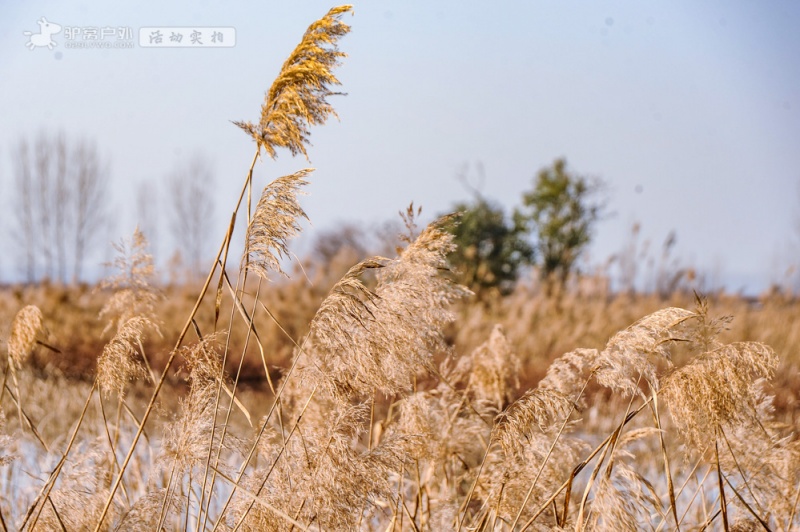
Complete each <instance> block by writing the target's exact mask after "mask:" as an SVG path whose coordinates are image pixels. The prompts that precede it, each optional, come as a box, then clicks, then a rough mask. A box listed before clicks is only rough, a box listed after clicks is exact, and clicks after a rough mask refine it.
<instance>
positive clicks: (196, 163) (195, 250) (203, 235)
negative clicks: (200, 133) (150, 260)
mask: <svg viewBox="0 0 800 532" xmlns="http://www.w3.org/2000/svg"><path fill="white" fill-rule="evenodd" d="M213 183H214V178H213V174H212V172H211V169H210V164H209V163H208V161H207V160H205V159H204V158H203V156H202V155H195V156H194V157H193V158H192V159H191V160H190V161H189V162H188V164H186V165H184V166H182V167H179V168H176V169H175V170H173V172H172V173H171V174H170V175H169V178H168V179H167V184H168V187H169V195H170V202H171V204H172V208H171V209H170V229H171V230H172V237H173V241H174V245H175V246H176V248H177V249H178V250H179V251H180V254H181V256H182V258H183V261H184V264H185V265H186V267H187V269H188V271H189V273H190V274H191V275H192V276H197V275H199V273H200V271H201V269H202V267H203V264H202V260H203V259H204V258H205V256H206V254H207V252H209V251H210V250H209V248H208V245H207V244H208V242H209V239H208V238H207V237H208V234H209V232H210V231H211V228H212V227H213V222H214V220H213V218H214V199H213V196H212V190H213Z"/></svg>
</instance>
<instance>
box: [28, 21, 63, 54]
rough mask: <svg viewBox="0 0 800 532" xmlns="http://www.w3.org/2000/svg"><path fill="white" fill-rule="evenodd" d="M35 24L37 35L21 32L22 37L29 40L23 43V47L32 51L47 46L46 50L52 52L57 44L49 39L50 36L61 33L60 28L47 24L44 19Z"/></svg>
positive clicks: (52, 23)
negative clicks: (37, 25) (36, 25)
mask: <svg viewBox="0 0 800 532" xmlns="http://www.w3.org/2000/svg"><path fill="white" fill-rule="evenodd" d="M36 22H38V23H39V33H31V32H30V31H26V32H23V34H24V35H26V36H29V37H30V38H31V40H30V41H28V42H27V43H25V46H27V47H28V48H30V49H31V50H33V49H34V48H36V47H37V46H47V49H48V50H52V49H53V48H54V47H56V46H57V43H56V42H54V41H53V39H51V38H50V36H51V35H55V34H56V33H58V32H60V31H61V26H59V25H58V24H56V23H54V22H48V21H47V19H46V18H44V17H42V18H40V19H39V20H37V21H36Z"/></svg>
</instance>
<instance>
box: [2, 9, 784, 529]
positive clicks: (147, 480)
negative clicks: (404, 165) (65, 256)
mask: <svg viewBox="0 0 800 532" xmlns="http://www.w3.org/2000/svg"><path fill="white" fill-rule="evenodd" d="M349 10H350V8H349V6H343V7H341V8H335V9H333V10H331V11H330V12H329V13H328V14H327V15H326V16H325V17H323V18H322V19H320V20H319V21H317V22H315V23H314V24H312V25H311V27H310V28H309V30H308V32H307V33H306V34H305V36H304V37H303V39H302V41H301V43H300V45H298V47H297V48H296V49H295V51H294V52H293V53H292V54H291V56H290V58H289V59H288V60H287V61H286V62H285V63H284V65H283V67H282V69H281V72H280V73H279V76H278V78H277V79H276V81H275V83H274V84H273V86H272V87H271V88H270V90H269V92H268V93H267V96H266V99H265V103H264V105H263V107H262V114H261V119H260V121H259V123H258V124H251V123H242V124H239V125H240V126H241V127H242V128H243V129H245V130H246V131H247V132H248V133H249V134H250V135H251V136H252V137H253V138H254V139H255V141H256V144H257V145H256V155H255V157H254V159H253V165H255V164H256V162H257V161H258V159H259V155H260V153H261V152H262V150H263V151H264V152H266V153H268V154H269V155H270V156H272V157H275V156H276V153H277V150H278V149H279V148H287V149H288V150H289V151H290V152H291V153H292V154H299V153H302V154H305V152H306V144H307V140H308V136H309V134H310V131H309V128H310V126H312V125H316V124H321V123H323V122H324V121H325V120H326V119H327V117H328V116H329V115H331V114H333V108H332V107H331V106H330V104H329V103H328V102H327V98H328V97H329V96H331V95H333V94H334V93H333V92H332V91H331V90H330V86H332V85H335V84H337V83H338V81H337V80H336V78H335V76H334V75H333V72H332V71H333V68H334V67H335V66H336V65H337V64H338V61H339V60H340V59H341V58H342V57H343V54H342V53H341V52H340V51H339V50H338V47H337V44H338V40H339V39H340V38H341V37H342V36H344V35H345V34H346V33H347V32H348V31H349V27H348V26H347V25H346V24H344V23H343V22H342V20H341V18H342V16H343V15H344V14H345V13H347V12H348V11H349ZM252 168H253V167H252V166H251V169H250V171H249V172H248V175H247V176H246V179H245V183H244V185H243V188H242V193H241V195H240V201H239V203H238V204H237V206H236V208H235V209H234V213H235V214H234V222H236V223H242V222H244V223H246V225H247V234H246V243H245V253H244V255H243V257H242V260H241V262H240V264H239V265H238V269H236V271H234V270H233V269H230V271H229V269H228V268H227V266H228V260H227V259H228V250H229V246H230V243H231V242H230V238H231V235H232V234H233V231H232V227H231V230H229V232H228V234H227V236H226V238H225V240H224V241H223V242H222V243H221V245H220V248H219V252H218V254H217V257H216V258H215V260H214V262H213V266H212V267H211V268H210V271H209V274H208V277H207V279H206V282H205V283H204V284H203V285H202V287H196V288H197V292H195V293H193V294H187V292H186V291H185V290H186V289H185V288H178V287H171V288H170V287H166V288H165V289H164V290H163V291H161V290H159V289H157V288H156V287H155V286H154V281H153V279H154V272H153V268H152V261H151V259H150V258H149V256H148V255H147V252H146V241H145V240H144V237H143V235H141V233H139V232H138V231H137V232H136V233H135V234H134V236H133V238H132V240H131V241H130V242H123V243H122V244H120V245H119V246H118V248H117V249H118V252H119V257H118V259H117V261H115V263H114V265H115V267H116V269H117V271H118V273H117V274H116V275H114V276H113V277H111V278H110V279H109V280H108V281H106V282H104V283H102V284H101V285H100V287H99V288H100V289H99V290H97V291H90V290H88V289H85V288H83V289H82V288H74V289H62V288H58V287H56V288H54V289H53V288H50V289H48V288H38V289H37V288H32V287H25V288H19V289H15V291H14V293H13V294H12V297H5V298H0V313H2V314H1V315H2V317H3V318H4V320H3V322H4V323H8V324H10V325H9V328H8V331H7V334H5V335H4V337H5V338H7V340H6V357H5V359H6V363H5V366H4V367H5V378H4V384H3V388H2V395H1V396H0V407H2V408H1V409H0V472H2V475H0V494H1V496H0V527H2V528H3V529H6V530H17V529H25V530H33V529H37V530H39V529H41V530H158V529H162V528H163V529H165V530H188V529H192V530H286V531H290V530H295V529H298V530H381V531H387V530H415V531H419V530H431V531H439V530H473V531H476V530H492V531H495V530H515V531H520V530H566V529H575V530H584V529H587V530H640V529H645V530H664V529H686V530H688V529H706V528H712V529H726V530H750V529H757V528H759V527H761V528H763V529H767V530H791V529H796V528H797V527H800V516H798V512H797V508H798V499H799V498H800V487H799V486H800V445H799V444H798V439H797V437H796V435H795V434H796V429H797V423H796V422H795V419H794V413H795V411H796V406H795V405H796V399H795V393H796V390H797V387H796V386H794V384H796V383H795V382H794V381H793V379H796V374H797V367H798V363H800V360H799V359H798V357H797V355H796V354H795V353H794V352H793V348H794V346H795V345H797V340H798V338H797V335H798V331H797V328H796V324H797V323H800V320H798V319H796V318H798V316H796V315H797V313H798V309H800V305H798V304H797V302H795V301H791V300H786V299H779V298H772V299H767V300H764V301H762V302H760V303H756V302H752V301H745V300H743V299H742V298H736V297H726V296H724V295H723V294H718V295H717V296H716V297H715V298H713V301H712V302H711V304H709V303H708V302H706V301H704V300H697V301H695V300H693V299H692V298H690V297H688V296H687V295H686V294H681V293H676V294H674V295H673V296H672V299H671V300H669V301H664V300H663V299H659V298H657V297H649V296H648V297H643V296H635V295H614V294H610V293H603V292H594V293H593V294H592V295H588V294H586V293H582V292H581V291H580V289H574V290H567V291H566V292H564V293H560V294H556V295H554V296H552V297H547V296H545V295H544V294H543V293H542V292H541V291H540V289H539V288H538V287H537V286H535V285H529V284H525V283H522V284H520V285H519V286H518V287H517V289H516V290H515V291H514V292H513V293H512V294H511V295H509V296H507V297H504V298H500V299H497V300H494V301H489V302H483V303H476V302H474V301H473V300H472V299H471V297H470V296H471V294H470V293H469V291H468V290H466V289H465V288H463V287H461V286H459V285H458V284H457V283H455V282H454V281H453V276H452V275H451V274H450V272H449V270H448V265H447V260H446V258H447V256H448V254H449V253H450V252H451V251H452V249H453V242H452V240H453V237H452V235H451V234H450V233H448V232H447V231H446V230H445V227H446V226H447V225H448V224H452V223H453V220H452V218H450V217H444V218H442V219H439V220H436V221H434V222H432V223H431V224H429V225H428V226H427V227H425V228H423V229H422V230H421V231H419V232H418V234H417V231H416V225H415V221H414V216H413V215H414V211H413V209H411V208H410V209H409V210H408V212H407V213H406V217H405V221H406V225H407V227H408V234H407V235H405V237H404V238H403V239H402V242H403V245H402V246H401V247H400V248H399V249H398V250H397V254H396V256H395V257H377V256H376V257H371V258H365V259H363V260H360V261H354V262H356V264H355V265H352V264H349V265H348V266H347V267H346V268H344V269H340V268H341V265H340V264H326V265H323V267H322V268H318V269H317V273H316V274H312V275H316V276H317V277H316V280H317V281H318V282H317V284H316V285H315V286H313V287H309V286H308V284H307V281H306V280H305V279H304V277H303V276H294V278H295V279H288V280H282V279H281V277H282V276H281V275H280V274H285V272H283V271H282V270H281V264H282V262H281V259H283V258H285V257H286V256H288V255H289V254H290V252H289V247H288V240H289V239H290V238H291V237H293V236H294V235H296V234H297V233H298V232H299V230H300V227H299V225H298V219H299V218H302V217H305V213H304V212H303V210H302V208H301V207H300V204H299V202H298V199H297V194H298V193H299V191H300V189H301V187H303V186H305V185H306V184H307V182H306V178H307V177H308V176H309V175H310V170H302V171H300V172H297V173H295V174H292V175H289V176H286V177H282V178H278V179H276V180H275V181H273V182H272V183H269V184H267V185H266V187H264V188H263V192H262V194H261V199H260V201H258V204H257V207H256V210H255V213H252V214H251V213H250V212H249V211H248V212H247V213H245V212H241V213H240V208H241V205H242V202H243V200H244V198H245V196H246V197H248V198H250V197H251V196H252V191H253V187H254V184H253V178H252ZM337 272H338V273H337ZM274 274H278V278H277V279H278V280H272V281H270V279H271V276H272V275H274ZM298 277H299V279H297V278H298ZM23 302H24V303H25V304H24V305H23ZM34 304H35V306H34ZM25 305H27V306H25ZM40 309H41V310H40ZM710 309H713V312H717V313H723V314H727V313H731V314H734V315H736V316H737V321H736V322H733V324H731V322H730V320H729V319H727V318H722V319H713V316H712V315H711V312H712V310H710ZM51 331H52V332H51ZM761 342H764V343H761ZM768 345H771V346H772V347H768ZM56 350H57V351H56ZM81 363H82V364H83V365H82V366H80V365H79V364H81ZM70 367H78V368H79V369H78V371H77V372H73V373H72V374H71V376H72V377H74V376H75V373H78V374H83V375H82V376H83V380H81V379H74V378H65V377H64V376H63V374H64V371H63V370H65V369H67V368H70ZM776 372H777V374H778V375H779V378H778V379H777V380H776V379H774V377H775V375H776ZM9 376H11V377H12V379H11V381H9V379H8V377H9ZM255 377H259V379H258V381H257V382H258V384H257V386H258V388H259V389H258V390H255V391H254V390H253V389H252V388H251V389H246V388H244V387H243V385H242V382H243V381H244V380H246V379H253V378H255ZM774 394H777V397H779V400H778V401H777V402H776V401H775V400H774V399H773V397H772V396H773V395H774ZM776 405H777V407H778V408H777V410H776V408H775V407H776Z"/></svg>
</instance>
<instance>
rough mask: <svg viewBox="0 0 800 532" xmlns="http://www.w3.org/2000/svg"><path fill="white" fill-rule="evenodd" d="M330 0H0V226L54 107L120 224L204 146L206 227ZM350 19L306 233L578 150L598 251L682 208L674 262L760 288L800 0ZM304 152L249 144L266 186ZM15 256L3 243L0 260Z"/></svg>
mask: <svg viewBox="0 0 800 532" xmlns="http://www.w3.org/2000/svg"><path fill="white" fill-rule="evenodd" d="M332 5H334V4H332V3H329V2H318V1H305V2H282V3H277V2H272V1H266V2H214V1H206V2H197V1H193V2H188V1H187V2H155V1H137V2H126V3H119V2H116V3H112V2H101V1H99V0H89V1H85V2H70V1H58V2H56V1H44V0H33V1H25V2H22V1H19V0H12V1H9V0H3V2H2V4H0V6H1V7H0V10H2V11H0V13H1V15H0V69H1V70H0V126H1V127H0V184H2V191H3V198H2V199H0V206H2V208H3V211H4V212H3V214H2V216H0V224H2V227H3V228H4V229H3V230H2V231H0V242H3V243H4V244H5V246H6V247H8V246H11V245H12V243H11V240H10V239H9V237H8V233H9V231H10V230H12V229H11V217H10V215H9V213H8V210H9V209H10V208H11V205H12V204H13V202H14V198H13V189H12V188H11V187H10V183H11V181H12V179H11V172H12V167H11V164H10V157H9V152H10V151H11V149H12V147H13V146H14V144H15V142H16V141H17V140H18V139H19V138H21V137H22V136H32V135H33V134H35V133H36V132H38V131H40V130H42V129H47V130H49V131H57V130H65V131H67V132H68V133H69V134H71V135H74V136H76V137H77V136H83V137H89V138H94V139H96V141H97V144H98V146H99V148H100V151H101V153H103V154H104V155H105V156H106V157H107V158H108V159H109V160H110V163H111V173H110V175H109V177H108V178H109V180H110V181H111V188H112V190H113V201H114V205H115V211H116V212H117V213H119V214H118V216H117V222H116V224H115V225H114V227H112V228H111V234H110V235H109V238H113V239H117V238H119V237H121V236H125V235H128V234H129V233H130V232H131V231H132V228H133V226H134V224H135V214H136V205H135V201H133V200H132V199H131V198H134V197H135V194H136V190H137V187H138V183H139V182H141V181H143V180H145V179H151V180H158V179H161V178H163V177H164V176H165V175H166V174H167V173H169V171H170V170H172V169H173V168H174V167H175V165H176V164H180V163H181V161H185V160H186V158H187V157H189V156H190V155H191V154H192V153H197V152H201V153H203V155H204V157H205V158H206V159H207V160H209V161H211V163H212V164H213V167H214V170H215V174H216V178H217V188H218V193H217V194H216V195H217V197H218V199H219V201H218V204H217V205H218V208H217V212H216V218H217V222H218V223H217V225H216V227H218V228H219V230H218V231H216V232H215V233H214V235H212V237H211V238H210V239H209V241H210V242H211V246H212V247H214V248H216V246H217V245H218V241H219V239H220V237H221V233H222V232H223V231H224V224H225V222H224V219H225V218H226V217H227V216H228V213H229V212H230V209H231V207H232V201H233V198H234V195H235V194H238V190H239V186H240V183H241V182H242V179H243V177H244V173H245V171H246V169H247V166H248V164H249V162H250V159H251V157H252V153H253V145H252V143H251V141H250V140H249V139H248V138H247V137H246V136H245V135H244V133H242V132H241V131H240V130H238V129H237V128H236V127H235V126H233V125H232V124H230V122H229V121H230V120H241V119H246V120H247V119H256V118H257V116H258V113H259V108H260V104H261V102H262V99H263V94H264V91H265V90H266V89H267V88H268V87H269V85H270V83H271V81H272V79H273V78H274V76H275V75H276V73H277V71H278V69H279V68H280V65H281V63H282V61H283V59H284V58H285V57H286V55H287V54H288V53H289V52H290V51H291V50H292V48H293V47H294V46H295V44H296V43H297V42H298V40H299V38H300V36H301V35H302V33H303V31H304V30H305V28H306V27H307V26H308V24H309V23H310V22H312V21H313V20H315V19H316V18H319V17H320V16H321V15H323V14H324V13H325V12H326V11H327V9H328V8H329V7H331V6H332ZM42 16H45V17H47V18H48V19H49V20H51V21H54V22H56V23H58V24H61V25H62V26H100V27H102V26H129V27H131V28H132V29H133V32H134V35H136V34H137V33H138V31H137V30H138V28H139V27H143V26H192V25H197V26H232V27H234V28H235V29H236V35H237V44H236V46H235V47H234V48H224V49H216V50H208V49H204V50H191V49H169V50H166V49H145V48H140V47H138V45H137V46H136V47H134V48H133V49H110V50H97V49H81V50H75V49H67V48H65V47H64V41H65V39H64V35H63V33H62V34H60V35H56V36H55V37H54V40H56V42H58V43H59V46H57V47H56V48H55V49H54V50H53V51H50V50H47V49H44V48H40V49H36V50H33V51H30V50H28V49H27V48H26V47H25V42H27V37H25V36H24V35H23V32H24V31H35V30H37V29H38V26H37V25H36V20H37V19H39V18H40V17H42ZM346 21H347V22H348V23H349V24H351V25H352V28H353V30H352V33H351V34H350V35H348V36H347V37H346V38H345V39H343V41H342V42H341V48H342V50H343V51H345V52H347V53H348V54H349V57H348V58H347V59H346V60H345V64H344V65H343V67H342V68H341V69H340V71H339V77H340V79H341V81H342V83H343V87H342V90H343V91H345V92H347V93H348V96H347V97H343V98H336V99H333V100H332V103H333V104H334V106H335V107H336V109H337V111H338V112H339V115H340V118H341V121H340V122H336V121H332V122H330V123H329V124H328V125H326V126H324V127H321V128H316V129H315V130H314V131H313V132H312V143H313V146H312V147H311V148H310V150H309V155H310V158H311V164H312V166H314V167H315V168H317V171H316V172H315V174H314V175H313V177H312V184H311V186H310V187H308V192H309V196H308V197H306V198H305V199H304V200H303V206H304V208H305V209H306V211H307V212H308V215H309V217H310V218H311V221H312V223H313V226H306V233H307V234H308V235H309V236H313V234H314V233H315V232H317V231H320V230H322V229H325V228H328V227H330V226H331V224H333V223H334V222H336V221H339V220H351V221H353V220H355V221H362V222H364V223H367V224H370V225H373V224H376V223H378V222H381V221H383V220H386V219H390V218H392V217H394V216H395V215H396V212H397V211H398V210H399V209H402V208H403V207H404V206H405V205H407V204H408V203H409V202H410V201H412V200H413V201H414V202H415V204H418V205H423V208H424V211H425V212H427V214H428V215H429V216H432V215H433V214H435V213H440V212H443V211H445V210H447V209H448V208H449V207H450V206H451V205H452V204H453V203H455V202H456V201H459V200H465V199H468V198H469V197H470V192H469V191H468V190H466V189H465V187H464V186H463V185H462V184H461V183H460V182H459V181H458V180H457V178H456V175H457V173H458V172H459V171H460V170H461V169H462V168H463V166H464V164H465V163H470V164H472V165H474V164H475V163H476V162H481V163H482V164H483V165H484V167H485V175H486V179H485V180H484V181H483V183H482V186H481V192H482V193H483V194H484V195H485V196H487V197H489V198H492V199H495V200H497V201H499V202H501V203H502V204H504V205H505V206H506V207H507V208H511V207H512V206H513V205H515V204H516V203H517V202H518V199H519V197H520V194H521V192H522V191H523V190H526V189H528V188H529V187H530V186H531V182H532V178H533V176H534V175H535V173H536V171H537V170H538V169H540V168H541V167H543V166H546V165H549V164H550V163H552V161H553V160H554V159H555V158H557V157H560V156H565V157H566V158H567V160H568V162H569V165H570V168H571V169H572V170H574V171H576V172H579V173H583V174H588V175H593V176H597V177H600V178H602V179H604V180H606V181H607V182H608V184H609V197H610V200H611V201H610V207H611V210H613V211H614V212H615V216H614V217H613V218H611V219H609V220H607V221H605V222H603V223H602V224H601V225H599V226H598V232H597V238H596V240H595V243H594V245H593V247H592V250H591V258H592V260H593V261H594V262H601V261H603V260H605V259H606V258H607V257H608V256H610V255H612V254H613V253H615V252H617V251H619V250H620V249H621V248H622V247H623V245H624V244H625V242H626V240H627V238H628V234H629V228H630V225H631V223H632V222H634V221H636V222H639V223H641V225H642V233H643V237H644V238H645V239H650V240H652V241H653V244H652V245H653V246H654V248H658V247H660V245H661V242H662V241H663V240H664V239H665V238H666V236H667V234H668V233H669V232H670V230H673V229H674V230H675V231H676V233H677V237H678V244H677V253H678V255H680V256H681V258H682V259H683V262H684V264H690V265H694V266H697V267H699V268H700V269H701V270H705V271H708V272H713V271H715V270H716V271H718V272H719V273H721V275H722V279H723V280H724V281H726V282H727V283H728V286H729V288H730V289H732V290H736V289H738V288H739V287H740V286H741V285H742V284H743V283H747V284H748V285H749V287H750V289H751V290H758V289H760V288H761V287H763V286H764V284H765V283H767V282H768V281H769V280H770V278H774V277H776V275H777V273H778V272H779V271H780V270H781V269H782V268H783V267H784V266H785V265H786V263H787V262H788V261H789V260H790V258H791V257H790V252H789V251H787V249H788V248H787V246H788V244H789V242H790V241H791V240H792V239H797V237H798V230H797V229H796V227H797V221H796V218H797V216H798V215H800V189H799V188H798V187H799V186H800V145H799V144H800V142H799V141H800V60H798V57H800V32H798V31H797V28H798V27H800V3H798V2H795V1H762V2H758V1H755V0H752V1H750V0H748V1H736V2H734V1H730V0H725V1H701V2H698V1H669V2H667V1H659V2H657V1H649V2H644V1H639V2H634V1H626V2H622V1H619V2H608V1H598V2H577V1H573V2H565V1H529V2H521V1H520V2H498V3H496V4H494V5H492V4H488V3H486V2H464V1H458V2H456V1H449V2H431V1H427V2H422V1H403V2H381V1H370V2H362V3H358V2H357V3H355V15H354V16H352V17H350V16H347V18H346ZM305 166H307V163H306V162H305V161H304V160H302V159H299V158H295V159H292V158H291V157H290V155H289V154H288V153H281V154H280V156H279V159H278V161H277V162H271V161H266V163H265V164H262V165H260V167H259V170H258V173H259V178H260V179H261V180H262V181H261V183H260V186H263V185H264V184H265V183H266V180H267V179H268V178H272V177H276V176H278V175H283V174H285V173H289V172H292V171H294V170H296V169H299V168H303V167H305ZM471 175H472V177H473V181H474V182H477V179H475V177H476V173H475V172H474V171H472V173H471ZM637 189H638V190H640V191H639V192H637ZM160 196H162V197H158V198H154V201H157V202H160V203H158V206H159V210H160V211H164V210H165V209H166V208H167V207H168V205H167V204H166V200H165V199H164V198H163V194H161V195H160ZM162 218H163V219H160V220H159V224H160V225H162V226H164V234H163V236H161V237H160V239H161V240H162V242H163V247H167V244H168V243H167V242H166V239H167V230H166V225H167V223H168V222H167V218H166V215H164V216H162ZM797 255H798V256H800V252H797ZM15 272H16V269H15V265H14V260H13V253H3V254H2V257H0V279H8V278H11V277H12V275H13V274H14V273H15Z"/></svg>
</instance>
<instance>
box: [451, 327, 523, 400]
mask: <svg viewBox="0 0 800 532" xmlns="http://www.w3.org/2000/svg"><path fill="white" fill-rule="evenodd" d="M519 371H520V361H519V358H518V357H517V355H516V353H515V352H514V350H513V347H512V346H511V343H510V342H509V341H508V338H506V336H505V334H504V332H503V327H502V326H501V325H495V326H494V328H493V329H492V332H491V334H490V335H489V338H488V339H487V340H486V341H485V342H484V343H482V344H481V345H479V346H478V347H477V348H475V349H474V350H473V351H472V352H471V353H470V354H469V355H467V356H462V357H461V358H459V360H458V362H457V364H456V366H455V368H453V370H452V371H451V372H450V375H448V377H449V378H450V380H451V382H453V383H458V384H463V385H464V387H465V391H466V392H467V393H468V394H470V395H472V396H473V397H474V399H475V400H477V401H488V402H489V403H490V404H492V405H493V406H494V408H496V409H497V410H498V411H499V410H500V409H502V408H503V406H504V405H505V404H506V403H507V402H508V401H509V400H510V399H511V397H512V395H513V393H514V391H515V390H516V388H517V387H519Z"/></svg>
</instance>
